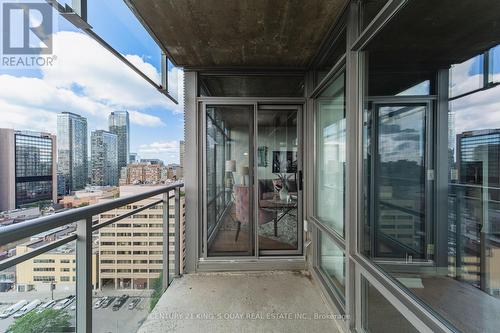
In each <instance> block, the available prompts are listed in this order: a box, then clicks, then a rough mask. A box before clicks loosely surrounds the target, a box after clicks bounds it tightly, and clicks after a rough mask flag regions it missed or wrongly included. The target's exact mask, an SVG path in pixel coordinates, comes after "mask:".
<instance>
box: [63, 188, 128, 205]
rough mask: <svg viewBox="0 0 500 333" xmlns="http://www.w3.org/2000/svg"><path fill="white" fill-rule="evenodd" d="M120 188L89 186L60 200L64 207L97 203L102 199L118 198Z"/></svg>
mask: <svg viewBox="0 0 500 333" xmlns="http://www.w3.org/2000/svg"><path fill="white" fill-rule="evenodd" d="M119 196H120V190H119V188H118V187H114V186H88V187H86V188H85V189H84V190H80V191H76V192H74V194H73V195H67V196H65V197H63V198H62V199H61V200H59V204H60V205H62V206H63V207H64V208H76V207H83V206H89V205H93V204H95V203H97V202H98V201H99V200H100V199H105V198H118V197H119Z"/></svg>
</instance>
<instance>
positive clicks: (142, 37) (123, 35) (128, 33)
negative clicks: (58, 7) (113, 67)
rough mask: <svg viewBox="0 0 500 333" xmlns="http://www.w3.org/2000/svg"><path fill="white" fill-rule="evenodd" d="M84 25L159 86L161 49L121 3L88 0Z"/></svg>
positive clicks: (111, 0) (117, 1) (123, 3)
mask: <svg viewBox="0 0 500 333" xmlns="http://www.w3.org/2000/svg"><path fill="white" fill-rule="evenodd" d="M87 7H88V14H87V16H88V17H87V20H88V23H89V24H90V25H91V26H92V30H93V31H94V32H95V33H96V34H97V35H99V37H101V38H102V39H103V40H104V41H106V43H108V44H109V45H111V47H113V48H114V49H115V50H116V51H118V52H119V53H120V54H121V55H123V56H124V57H125V58H127V60H128V61H129V62H130V63H132V64H133V65H134V66H135V67H136V68H137V69H139V70H140V71H141V72H143V73H144V74H146V76H147V77H149V78H150V79H151V80H153V81H154V82H155V83H156V84H158V85H160V84H161V49H160V47H159V46H158V44H156V42H155V41H154V39H153V38H152V37H151V35H150V34H149V33H148V32H147V30H146V29H145V28H144V27H143V25H142V24H141V23H140V22H139V20H138V19H137V17H136V16H135V15H134V14H133V13H132V11H131V10H130V8H129V7H128V6H127V5H126V3H125V2H124V1H122V0H106V1H100V0H88V2H87Z"/></svg>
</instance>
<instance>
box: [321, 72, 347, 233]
mask: <svg viewBox="0 0 500 333" xmlns="http://www.w3.org/2000/svg"><path fill="white" fill-rule="evenodd" d="M316 157H317V161H316V184H315V216H316V218H317V219H318V220H320V221H321V222H322V223H324V224H326V225H327V226H328V227H330V228H331V229H332V230H334V231H336V232H337V233H338V234H339V235H341V236H344V210H345V203H344V200H345V163H346V121H345V74H344V73H342V74H340V75H339V76H338V77H336V78H335V79H333V80H332V81H331V82H330V83H329V84H328V86H327V87H326V88H325V90H324V91H323V93H322V94H321V95H320V96H319V97H318V99H317V101H316Z"/></svg>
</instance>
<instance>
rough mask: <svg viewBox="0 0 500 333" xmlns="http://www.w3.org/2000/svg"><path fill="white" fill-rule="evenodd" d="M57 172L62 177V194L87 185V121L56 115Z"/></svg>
mask: <svg viewBox="0 0 500 333" xmlns="http://www.w3.org/2000/svg"><path fill="white" fill-rule="evenodd" d="M57 153H58V157H57V172H58V173H59V174H61V175H62V176H63V177H64V183H65V188H64V192H65V193H69V192H71V191H76V190H80V189H82V188H84V187H85V185H86V183H87V168H88V162H87V154H88V149H87V119H86V118H84V117H82V116H80V115H77V114H74V113H71V112H63V113H60V114H58V115H57Z"/></svg>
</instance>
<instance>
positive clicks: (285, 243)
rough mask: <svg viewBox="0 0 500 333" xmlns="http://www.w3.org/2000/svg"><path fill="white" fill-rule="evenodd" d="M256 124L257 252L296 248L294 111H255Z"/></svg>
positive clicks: (296, 176)
mask: <svg viewBox="0 0 500 333" xmlns="http://www.w3.org/2000/svg"><path fill="white" fill-rule="evenodd" d="M257 121H258V127H257V130H258V137H257V146H258V147H260V148H262V149H264V150H265V151H267V155H266V156H264V159H263V160H261V161H260V162H261V163H259V164H258V166H257V170H258V203H257V204H258V221H259V249H261V250H292V249H297V247H298V230H297V229H298V228H297V226H298V209H297V208H298V202H299V197H298V195H299V193H298V190H299V188H298V186H299V184H298V171H299V170H298V163H299V160H298V145H299V139H298V124H297V121H298V112H297V110H296V109H295V110H273V109H259V111H258V114H257Z"/></svg>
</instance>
